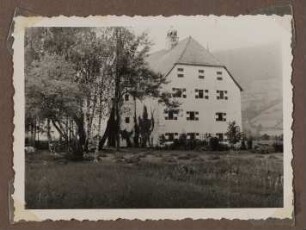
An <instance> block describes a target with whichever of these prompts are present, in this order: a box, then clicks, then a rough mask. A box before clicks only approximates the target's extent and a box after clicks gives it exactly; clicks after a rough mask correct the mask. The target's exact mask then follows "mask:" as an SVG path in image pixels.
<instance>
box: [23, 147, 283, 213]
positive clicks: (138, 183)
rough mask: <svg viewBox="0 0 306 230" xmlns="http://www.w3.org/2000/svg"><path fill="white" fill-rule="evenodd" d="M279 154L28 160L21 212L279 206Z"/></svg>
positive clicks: (106, 155)
mask: <svg viewBox="0 0 306 230" xmlns="http://www.w3.org/2000/svg"><path fill="white" fill-rule="evenodd" d="M144 151H146V150H144ZM282 156H283V154H282V153H274V154H269V155H260V154H254V153H249V152H246V151H245V152H233V153H230V152H222V153H210V152H196V151H149V152H141V151H140V150H138V152H136V153H135V152H134V153H133V154H132V153H130V152H128V151H124V152H122V153H103V154H102V153H101V154H100V159H101V160H100V161H99V162H98V163H94V162H92V161H84V162H70V161H66V160H63V159H54V157H53V156H51V155H50V154H49V153H48V152H39V153H35V154H29V155H27V156H26V183H25V196H26V203H27V206H26V208H31V209H36V208H39V209H51V208H52V209H63V208H65V209H71V208H224V207H231V208H235V207H237V208H238V207H281V206H282V205H283V188H282V175H283V157H282Z"/></svg>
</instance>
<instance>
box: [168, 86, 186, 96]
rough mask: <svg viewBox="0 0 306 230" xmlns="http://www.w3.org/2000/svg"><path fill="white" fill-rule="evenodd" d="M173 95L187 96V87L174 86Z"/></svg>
mask: <svg viewBox="0 0 306 230" xmlns="http://www.w3.org/2000/svg"><path fill="white" fill-rule="evenodd" d="M172 91H173V93H172V97H177V98H186V97H187V96H186V89H185V88H172Z"/></svg>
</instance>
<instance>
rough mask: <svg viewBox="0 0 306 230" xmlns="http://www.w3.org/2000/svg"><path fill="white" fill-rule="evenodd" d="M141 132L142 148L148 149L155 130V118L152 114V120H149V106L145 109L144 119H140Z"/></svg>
mask: <svg viewBox="0 0 306 230" xmlns="http://www.w3.org/2000/svg"><path fill="white" fill-rule="evenodd" d="M138 123H139V131H140V135H141V147H143V148H144V147H147V143H148V142H149V141H150V136H151V133H152V131H153V129H154V116H153V113H151V119H150V118H149V114H148V109H147V106H144V107H143V113H142V117H140V116H139V118H138Z"/></svg>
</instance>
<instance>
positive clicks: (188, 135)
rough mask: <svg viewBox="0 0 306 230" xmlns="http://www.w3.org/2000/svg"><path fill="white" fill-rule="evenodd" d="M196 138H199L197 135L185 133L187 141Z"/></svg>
mask: <svg viewBox="0 0 306 230" xmlns="http://www.w3.org/2000/svg"><path fill="white" fill-rule="evenodd" d="M197 138H199V133H187V139H189V140H195V139H197Z"/></svg>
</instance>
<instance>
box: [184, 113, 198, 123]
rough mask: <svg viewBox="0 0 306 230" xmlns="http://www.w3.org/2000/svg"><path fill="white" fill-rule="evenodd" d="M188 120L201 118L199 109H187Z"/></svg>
mask: <svg viewBox="0 0 306 230" xmlns="http://www.w3.org/2000/svg"><path fill="white" fill-rule="evenodd" d="M186 113H187V120H188V121H198V120H199V112H197V111H187V112H186Z"/></svg>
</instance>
